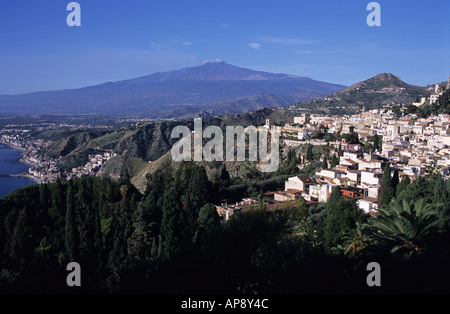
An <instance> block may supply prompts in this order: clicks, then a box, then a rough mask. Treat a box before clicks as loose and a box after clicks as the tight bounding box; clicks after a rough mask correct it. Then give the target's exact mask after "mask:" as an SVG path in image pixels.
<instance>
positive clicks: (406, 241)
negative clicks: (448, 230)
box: [368, 199, 439, 259]
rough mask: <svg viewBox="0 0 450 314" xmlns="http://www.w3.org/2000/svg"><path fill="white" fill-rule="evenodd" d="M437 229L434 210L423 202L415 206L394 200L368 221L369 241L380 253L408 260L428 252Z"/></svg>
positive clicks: (437, 223)
mask: <svg viewBox="0 0 450 314" xmlns="http://www.w3.org/2000/svg"><path fill="white" fill-rule="evenodd" d="M438 226H439V219H438V217H437V215H436V211H435V209H434V206H433V205H432V204H426V202H425V200H424V199H419V200H417V201H416V202H415V203H414V204H409V203H408V202H407V201H406V200H404V201H402V202H401V203H400V202H398V201H397V200H394V201H392V202H391V204H390V205H389V206H388V207H387V208H380V209H378V212H377V215H376V216H375V217H373V218H371V219H370V220H369V221H368V232H369V234H368V240H369V242H370V243H371V245H373V246H375V247H377V248H379V249H381V252H389V254H391V255H393V256H395V257H397V258H401V259H408V258H410V257H411V256H413V255H419V254H422V253H424V252H425V251H426V250H427V248H428V247H429V245H430V244H431V243H432V242H433V241H435V240H436V235H437V234H438V232H439V227H438Z"/></svg>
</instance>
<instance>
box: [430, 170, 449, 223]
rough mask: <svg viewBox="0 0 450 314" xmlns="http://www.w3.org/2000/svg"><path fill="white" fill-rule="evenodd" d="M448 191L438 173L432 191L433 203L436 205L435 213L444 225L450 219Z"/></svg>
mask: <svg viewBox="0 0 450 314" xmlns="http://www.w3.org/2000/svg"><path fill="white" fill-rule="evenodd" d="M449 200H450V191H449V189H448V188H447V184H446V182H445V181H444V178H442V175H441V174H440V173H439V174H438V175H437V178H436V183H435V185H434V191H433V203H434V204H435V205H436V207H437V213H438V216H439V219H440V221H441V223H442V225H443V226H444V227H448V226H447V223H449V222H450V221H449V220H448V218H449V217H450V201H449Z"/></svg>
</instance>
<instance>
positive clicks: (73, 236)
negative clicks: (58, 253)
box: [64, 181, 78, 262]
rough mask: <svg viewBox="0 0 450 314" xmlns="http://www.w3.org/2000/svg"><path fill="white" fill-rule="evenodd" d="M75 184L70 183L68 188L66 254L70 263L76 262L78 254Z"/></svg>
mask: <svg viewBox="0 0 450 314" xmlns="http://www.w3.org/2000/svg"><path fill="white" fill-rule="evenodd" d="M73 189H74V187H73V183H72V181H69V187H68V188H67V193H66V199H67V205H66V208H67V209H66V224H65V236H64V239H65V247H66V254H67V257H68V259H69V261H70V262H75V261H76V254H77V242H78V241H77V229H76V227H75V200H74V192H73Z"/></svg>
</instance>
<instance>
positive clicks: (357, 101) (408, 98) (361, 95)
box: [296, 73, 432, 114]
mask: <svg viewBox="0 0 450 314" xmlns="http://www.w3.org/2000/svg"><path fill="white" fill-rule="evenodd" d="M430 91H432V88H431V89H430V86H425V87H421V86H415V85H411V84H407V83H405V82H403V81H402V80H401V79H400V78H399V77H397V76H395V75H393V74H391V73H381V74H378V75H376V76H374V77H372V78H369V79H367V80H365V81H361V82H359V83H356V84H353V85H352V86H349V87H347V88H345V89H342V90H340V91H338V92H335V93H333V94H331V95H328V96H326V97H320V98H316V99H312V100H309V101H306V102H301V103H299V104H297V105H296V107H297V108H306V109H311V108H313V109H314V110H322V111H323V112H324V113H330V114H333V113H355V112H358V111H360V110H361V109H363V108H365V109H367V110H370V109H374V108H380V107H382V106H384V105H396V104H402V103H403V104H407V103H410V102H413V101H415V100H416V98H417V97H418V96H421V95H423V96H424V95H426V94H429V93H430Z"/></svg>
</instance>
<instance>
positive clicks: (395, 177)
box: [391, 169, 400, 196]
mask: <svg viewBox="0 0 450 314" xmlns="http://www.w3.org/2000/svg"><path fill="white" fill-rule="evenodd" d="M399 183H400V179H399V177H398V170H397V169H395V170H394V174H393V175H392V179H391V185H392V189H393V190H394V196H396V195H397V186H398V184H399Z"/></svg>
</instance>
